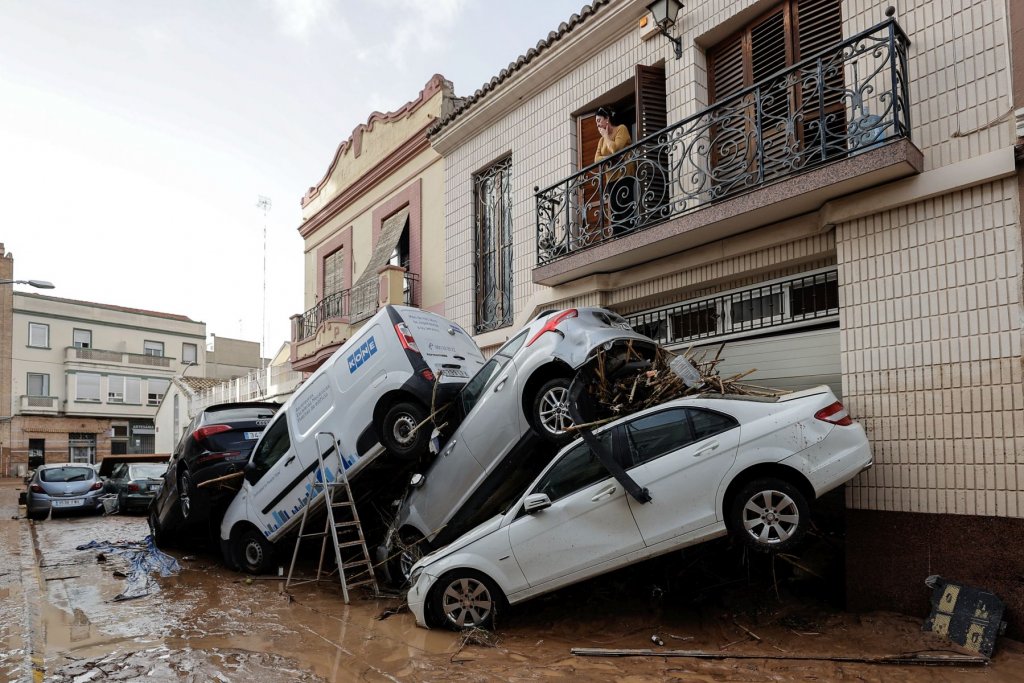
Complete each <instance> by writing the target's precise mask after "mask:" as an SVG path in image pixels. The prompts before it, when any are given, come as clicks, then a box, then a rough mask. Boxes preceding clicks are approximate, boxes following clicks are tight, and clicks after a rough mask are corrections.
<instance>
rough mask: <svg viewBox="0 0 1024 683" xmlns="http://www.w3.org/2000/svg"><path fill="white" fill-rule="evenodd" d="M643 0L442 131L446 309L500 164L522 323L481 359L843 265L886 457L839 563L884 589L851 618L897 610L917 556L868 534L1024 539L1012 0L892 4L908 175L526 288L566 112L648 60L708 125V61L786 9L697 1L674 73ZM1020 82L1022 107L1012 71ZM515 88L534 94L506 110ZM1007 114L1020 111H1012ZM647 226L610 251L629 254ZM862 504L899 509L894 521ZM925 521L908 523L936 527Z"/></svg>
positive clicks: (853, 393)
mask: <svg viewBox="0 0 1024 683" xmlns="http://www.w3.org/2000/svg"><path fill="white" fill-rule="evenodd" d="M644 4H645V3H643V2H634V1H632V0H622V1H619V2H616V1H612V2H610V3H607V4H601V5H598V6H597V7H596V11H595V12H594V13H593V14H591V15H589V16H587V17H586V18H585V20H584V21H583V22H581V23H579V24H578V25H576V26H575V27H574V28H572V30H571V31H568V32H564V33H560V34H559V35H558V37H557V39H555V40H553V41H550V42H549V43H548V45H547V46H546V48H545V49H544V50H541V51H539V52H537V53H535V54H534V55H533V57H532V60H531V62H530V63H529V64H528V65H527V66H525V67H522V68H520V69H517V70H515V72H514V73H513V74H512V75H510V76H508V77H507V78H505V79H504V80H503V81H502V82H501V83H500V84H498V85H497V86H495V87H493V88H491V89H490V90H489V91H488V92H487V93H485V94H484V96H482V97H481V98H480V99H479V101H477V102H475V103H473V104H472V106H470V107H469V108H468V109H466V110H465V111H463V112H462V113H460V114H459V115H458V116H457V117H455V118H454V119H453V120H451V121H449V122H446V124H445V125H444V126H443V127H440V128H439V129H437V130H435V131H434V133H433V134H432V137H431V139H432V142H433V144H434V146H435V148H436V149H438V150H439V151H440V152H441V153H442V154H443V155H444V156H445V162H446V188H445V192H446V205H447V209H446V210H447V217H448V226H447V230H448V233H447V243H446V244H447V262H448V271H447V285H446V286H447V311H448V314H449V315H450V316H452V317H453V318H454V319H456V320H457V321H458V322H459V323H460V324H462V325H464V326H466V327H467V328H469V327H471V326H472V323H473V317H474V300H473V299H474V292H475V288H474V282H473V278H474V267H473V263H474V253H473V249H474V228H473V210H474V207H473V196H472V194H473V192H472V175H473V173H475V172H478V171H479V170H481V169H482V168H485V167H486V166H488V165H489V164H490V163H492V162H493V161H494V160H496V159H499V158H501V157H503V156H504V155H506V154H509V153H511V155H512V169H513V174H512V178H513V188H512V192H513V201H514V206H513V226H514V270H515V279H514V285H513V290H514V305H515V310H514V313H515V324H514V325H513V326H511V327H508V328H504V329H502V330H498V331H495V332H490V333H487V334H483V335H480V336H478V337H477V339H478V342H479V343H480V344H481V345H482V346H484V347H485V348H492V349H493V348H495V345H497V344H500V343H501V342H502V341H504V340H505V339H506V338H507V337H508V336H509V335H510V333H511V332H512V331H513V330H515V329H517V328H518V327H519V326H521V325H522V324H523V323H524V322H525V321H526V320H528V319H529V318H530V317H531V316H532V315H534V314H535V313H536V312H537V311H539V310H542V309H545V308H553V307H561V306H565V307H568V306H573V305H605V306H609V307H611V308H613V309H615V310H617V311H618V312H620V313H623V314H630V313H634V312H638V311H643V310H647V309H651V308H655V307H659V306H666V305H670V304H673V303H675V302H680V301H686V300H689V299H693V298H696V297H701V296H705V295H709V294H713V293H716V292H720V291H724V290H730V289H735V288H738V287H744V286H747V285H755V284H757V283H760V282H764V281H768V280H772V279H773V278H779V277H783V276H788V275H794V274H799V273H802V272H806V271H811V270H814V269H818V268H824V267H836V268H837V269H838V281H839V299H840V322H839V331H838V334H839V349H838V350H837V351H836V353H837V354H838V355H839V357H840V359H841V367H842V388H843V397H844V401H845V402H846V403H847V405H848V406H849V408H850V411H851V413H852V414H853V415H854V416H855V417H856V418H857V419H858V420H859V421H860V422H861V423H862V424H863V425H864V427H865V428H866V430H867V431H868V435H869V438H870V439H871V443H872V447H873V452H874V457H875V463H876V464H875V467H874V469H872V470H870V471H869V472H867V473H865V474H863V475H861V476H860V477H859V478H858V479H857V480H855V481H854V482H852V483H851V484H850V485H849V486H848V487H847V505H848V507H849V508H850V510H851V513H850V524H851V525H857V524H863V525H864V526H863V527H858V529H859V531H858V532H857V533H852V534H851V545H850V548H849V549H848V553H849V555H850V556H852V557H853V558H854V561H852V562H851V564H850V566H849V569H850V571H856V572H859V576H858V577H855V578H851V585H854V584H856V585H859V586H861V587H864V586H870V585H871V584H872V582H874V583H876V584H877V585H879V586H881V585H883V584H885V583H886V581H888V582H889V583H890V584H891V585H890V586H889V587H888V588H879V589H878V591H876V592H875V593H874V594H872V593H871V592H870V591H868V592H866V593H864V595H866V596H869V597H868V598H864V599H860V600H859V601H857V600H852V599H851V604H856V605H857V606H859V607H871V606H875V607H878V606H885V604H886V601H887V600H888V601H891V602H892V604H896V605H900V606H906V605H907V604H909V603H907V602H906V601H904V602H900V600H899V597H900V596H905V595H908V594H909V593H908V591H909V588H908V587H909V586H910V585H916V582H918V581H919V579H920V578H923V575H922V576H921V577H917V575H916V573H917V572H918V569H920V568H919V567H918V564H919V563H917V564H915V562H914V561H912V560H913V558H912V557H910V556H909V555H908V556H907V557H904V558H890V560H891V561H890V562H889V563H888V564H880V563H877V562H873V561H872V559H871V555H870V553H871V552H872V550H871V548H870V541H869V540H868V539H871V538H872V537H874V538H879V539H880V538H883V537H884V538H886V539H888V540H887V541H886V542H888V541H892V546H893V547H904V548H906V552H907V553H917V554H920V553H922V552H924V553H927V547H928V539H927V538H922V537H921V536H920V535H918V532H915V526H914V524H915V523H914V522H913V519H914V515H921V514H930V515H956V516H958V517H957V524H956V525H955V526H956V528H957V529H960V530H963V532H964V533H965V534H967V536H965V537H964V538H963V539H962V547H963V548H964V549H965V550H969V549H970V548H972V547H977V548H981V547H983V546H984V544H986V543H989V544H991V543H998V539H996V538H995V537H993V536H992V534H993V533H996V532H995V531H993V530H994V529H996V526H993V525H991V524H988V523H987V522H986V521H985V520H989V519H992V518H1006V521H1007V523H1009V524H1012V525H1016V528H1017V529H1018V532H1022V531H1024V377H1022V373H1024V365H1022V352H1021V344H1022V325H1024V308H1022V294H1021V292H1022V286H1024V271H1022V258H1024V254H1022V246H1021V245H1022V228H1021V199H1022V198H1021V196H1020V193H1021V189H1020V188H1021V187H1024V181H1020V180H1019V177H1018V176H1019V174H1018V173H1017V169H1016V168H1015V166H1014V144H1015V140H1016V135H1015V131H1014V117H1013V116H1012V114H1013V111H1012V109H1011V107H1012V99H1011V92H1013V83H1012V76H1013V74H1012V73H1011V67H1010V65H1011V63H1016V64H1017V65H1018V67H1017V68H1018V71H1020V67H1019V63H1020V62H1024V59H1022V58H1020V57H1018V59H1017V60H1011V59H1010V52H1011V49H1012V46H1011V40H1010V36H1011V27H1010V17H1008V16H1007V6H1008V4H1007V3H1005V2H1003V1H1002V0H969V1H965V2H963V3H950V2H936V1H934V0H909V1H908V2H903V3H899V4H898V5H897V6H896V10H897V13H896V19H897V20H898V22H899V25H900V26H901V27H902V29H903V30H904V31H905V32H906V33H907V35H908V36H909V39H910V47H909V55H908V78H907V80H908V84H909V99H910V105H911V126H910V129H911V140H912V142H913V144H914V145H915V146H916V147H917V148H918V149H919V150H920V151H921V153H922V154H923V163H922V164H921V167H920V168H919V169H918V170H919V171H920V173H919V174H918V175H914V176H912V177H909V178H906V179H903V180H895V181H891V182H887V183H884V184H881V185H878V186H877V187H874V188H871V189H862V190H860V191H859V192H856V193H854V194H851V195H849V196H843V197H838V198H834V199H832V200H829V201H828V202H826V203H824V204H822V205H821V206H819V207H817V210H815V211H811V212H810V213H805V214H802V215H799V216H791V217H789V218H788V219H786V220H783V221H782V222H779V223H775V224H766V223H765V222H757V220H756V219H757V212H756V211H754V212H751V214H750V216H751V219H752V222H751V225H752V226H762V227H755V229H752V230H750V231H748V232H746V233H743V234H739V235H735V236H727V237H724V238H721V239H716V240H709V241H707V242H705V243H703V244H699V245H697V246H693V247H692V248H688V249H685V250H683V251H679V252H678V253H674V254H665V255H664V256H663V257H662V258H657V259H655V260H652V261H648V262H646V263H643V264H641V265H637V266H631V267H627V268H622V269H612V270H610V271H607V272H598V273H596V274H591V275H587V276H586V277H581V278H579V279H577V280H573V281H570V282H565V283H564V284H559V285H557V286H552V287H548V286H544V285H539V284H535V282H534V277H533V274H534V271H535V269H536V268H537V250H536V244H535V240H536V232H537V219H536V215H535V209H536V203H535V200H534V190H535V188H537V187H539V188H540V189H542V190H543V189H544V188H545V187H547V186H550V185H552V184H554V183H557V182H559V181H561V180H562V179H563V178H566V177H568V176H570V175H572V174H573V173H575V172H576V171H577V170H578V169H577V165H576V151H575V150H576V148H577V141H576V139H575V135H576V132H575V125H574V120H573V119H574V116H573V115H574V114H575V113H579V112H585V111H589V110H593V109H594V108H596V106H598V105H599V104H604V103H605V102H603V101H602V100H601V96H602V94H603V93H607V92H609V91H611V90H613V89H614V88H616V87H618V86H622V84H624V83H625V82H627V81H628V80H629V79H631V78H632V75H633V71H634V68H635V66H636V65H637V64H645V65H653V64H656V63H658V62H660V61H663V63H664V66H665V71H666V104H667V109H668V121H669V124H670V125H671V124H672V123H674V122H676V121H679V120H680V119H683V118H685V117H687V116H690V115H693V114H695V113H696V112H699V111H700V110H701V109H703V108H704V107H706V106H707V104H708V97H709V95H708V79H707V72H706V60H705V50H706V49H707V48H708V47H710V46H712V45H714V44H715V43H716V42H717V41H719V40H721V39H722V38H724V37H725V36H727V35H729V34H731V33H733V32H734V31H735V30H736V29H737V28H739V27H740V26H741V25H743V24H744V23H746V22H748V21H750V20H751V19H753V18H754V17H756V16H758V15H760V14H761V13H763V12H764V11H766V10H768V9H770V8H772V7H773V6H775V5H776V4H777V3H776V2H775V0H759V1H757V2H752V1H750V0H740V1H732V0H709V1H708V2H701V3H687V5H686V7H685V8H684V9H683V10H682V11H681V12H680V14H679V16H678V18H677V23H676V27H675V28H673V29H672V31H673V32H674V33H676V34H679V35H681V37H682V41H683V55H682V58H681V59H680V60H678V61H677V60H675V59H674V58H673V55H672V50H671V46H670V45H669V43H668V41H666V40H664V38H662V37H661V36H658V35H655V36H653V37H652V38H650V39H645V37H644V35H643V34H642V31H640V30H639V29H638V28H637V20H638V19H639V18H640V17H641V16H642V15H643V14H644ZM889 4H890V3H879V2H869V1H868V0H848V1H844V2H843V4H842V8H843V26H844V31H843V32H844V35H845V36H847V37H849V36H853V35H855V34H856V33H858V32H860V31H863V30H865V29H868V28H870V27H872V26H874V25H876V24H878V23H879V22H881V21H883V20H884V19H885V11H886V8H887V7H888V5H889ZM1009 4H1011V5H1013V4H1016V3H1009ZM1014 11H1015V12H1017V13H1018V15H1017V17H1016V19H1015V21H1016V23H1015V24H1014V25H1015V26H1017V27H1018V28H1017V29H1016V33H1015V35H1018V36H1019V40H1020V41H1021V44H1019V45H1017V49H1016V50H1015V51H1014V52H1015V53H1016V54H1017V55H1021V54H1024V16H1021V15H1024V11H1022V10H1021V9H1020V8H1019V7H1017V8H1011V12H1014ZM559 65H561V67H560V66H559ZM1021 73H1024V72H1021ZM1018 81H1019V84H1018V87H1017V90H1018V92H1019V93H1020V95H1024V77H1021V76H1019V75H1018ZM530 82H532V86H530V85H527V83H530ZM519 93H525V94H526V95H527V96H526V97H523V98H521V99H518V98H516V97H514V95H518V94H519ZM506 94H507V95H506ZM1018 101H1019V100H1018ZM1018 118H1022V119H1024V117H1022V116H1021V115H1020V113H1019V112H1018ZM1018 158H1020V159H1024V154H1019V155H1018ZM1018 163H1019V162H1018ZM652 232H653V231H652ZM642 234H643V233H637V234H633V235H630V236H629V239H628V240H627V239H623V240H620V241H618V242H615V243H613V244H620V245H633V244H634V243H635V242H636V239H634V238H637V237H638V236H639V235H642ZM601 247H602V248H606V247H608V245H601ZM623 248H625V247H623ZM859 511H863V512H860V513H859ZM869 511H870V512H869ZM873 511H880V512H888V513H897V512H899V513H901V514H902V513H906V515H904V516H902V517H899V518H898V524H899V526H898V527H897V526H891V527H888V528H887V527H885V524H884V522H879V521H878V520H879V519H884V518H879V517H877V516H875V512H873ZM858 513H859V514H858ZM894 519H895V517H894ZM934 519H936V518H933V517H929V518H928V520H929V523H928V525H926V524H924V523H923V522H922V523H920V524H919V525H918V526H919V527H920V528H921V529H924V528H926V527H927V528H931V526H934V525H935V524H940V522H934ZM929 525H930V526H929ZM999 528H1002V527H999ZM901 541H903V542H902V543H901ZM861 542H863V543H867V544H868V545H862V546H858V545H857V543H861ZM972 544H977V545H976V546H975V545H972ZM893 563H895V565H894V564H893ZM965 566H966V565H965ZM882 567H886V568H885V569H883V568H882ZM894 567H895V568H894ZM899 567H903V568H905V569H906V571H905V572H903V573H900V572H899V571H896V568H899ZM971 567H972V569H971V570H970V571H968V570H966V569H965V572H966V573H965V579H964V580H967V578H970V577H974V579H975V580H976V581H977V582H979V583H982V582H988V585H1000V586H1002V584H998V583H992V582H998V579H997V578H994V577H995V574H994V573H993V569H994V568H993V567H991V566H989V565H986V564H985V563H984V562H982V561H979V562H975V563H974V564H973V565H971ZM931 569H935V567H931ZM872 572H875V574H872ZM972 572H973V573H972ZM930 573H934V572H930ZM882 574H888V575H889V576H882ZM876 579H877V581H876ZM1006 586H1007V587H1004V588H1002V589H1001V590H1003V591H1004V593H1006V594H1007V599H1008V600H1009V601H1010V603H1012V604H1014V605H1016V606H1017V609H1024V593H1021V592H1020V591H1019V590H1018V589H1014V588H1013V587H1012V586H1009V584H1007V585H1006ZM890 588H891V590H890ZM851 590H852V589H851ZM887 591H889V592H887ZM872 595H874V598H871V597H870V596H872ZM913 604H914V605H916V603H913ZM908 609H909V607H908ZM1018 628H1020V626H1019V625H1018Z"/></svg>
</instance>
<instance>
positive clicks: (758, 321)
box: [625, 269, 839, 344]
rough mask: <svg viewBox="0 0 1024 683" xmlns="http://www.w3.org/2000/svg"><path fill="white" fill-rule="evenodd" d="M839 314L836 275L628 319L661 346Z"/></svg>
mask: <svg viewBox="0 0 1024 683" xmlns="http://www.w3.org/2000/svg"><path fill="white" fill-rule="evenodd" d="M838 314H839V280H838V272H837V271H836V270H834V269H832V270H827V271H823V272H819V273H810V274H807V275H801V276H799V277H794V278H789V279H786V280H779V281H775V282H771V283H766V284H764V285H758V286H755V287H747V288H744V289H738V290H733V291H730V292H724V293H722V294H717V295H714V296H709V297H702V298H699V299H694V300H692V301H686V302H684V303H681V304H677V305H675V306H667V307H664V308H659V309H655V310H652V311H645V312H643V313H637V314H634V315H627V316H625V317H626V320H627V321H629V324H630V325H631V326H632V327H633V329H634V330H636V331H637V332H639V333H641V334H645V335H647V336H648V337H650V338H651V339H654V340H655V341H658V342H660V343H662V344H679V343H688V342H702V341H705V340H710V339H715V338H718V337H724V336H726V335H734V334H741V333H746V332H757V331H763V330H766V329H768V328H772V327H780V326H782V325H792V324H799V323H807V324H811V323H816V322H821V321H822V320H823V319H834V318H835V317H836V316H838Z"/></svg>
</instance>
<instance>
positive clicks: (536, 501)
mask: <svg viewBox="0 0 1024 683" xmlns="http://www.w3.org/2000/svg"><path fill="white" fill-rule="evenodd" d="M549 507H551V499H550V498H548V494H546V493H531V494H530V495H528V496H527V497H526V499H525V500H524V501H523V511H524V512H526V514H528V515H532V514H533V513H534V512H540V511H541V510H544V509H545V508H549Z"/></svg>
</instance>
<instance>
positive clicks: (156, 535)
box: [149, 510, 174, 548]
mask: <svg viewBox="0 0 1024 683" xmlns="http://www.w3.org/2000/svg"><path fill="white" fill-rule="evenodd" d="M149 535H150V536H152V537H153V545H155V546H156V547H157V548H169V547H171V546H172V545H173V544H174V538H173V537H172V535H171V534H170V533H168V532H167V530H166V529H164V526H163V525H162V524H161V523H160V516H159V515H157V514H156V510H150V511H149Z"/></svg>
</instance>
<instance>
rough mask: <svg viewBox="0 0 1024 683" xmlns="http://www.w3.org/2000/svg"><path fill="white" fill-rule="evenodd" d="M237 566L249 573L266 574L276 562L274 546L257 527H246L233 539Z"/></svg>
mask: <svg viewBox="0 0 1024 683" xmlns="http://www.w3.org/2000/svg"><path fill="white" fill-rule="evenodd" d="M233 544H234V551H235V552H234V555H235V566H237V567H238V568H239V569H241V570H242V571H243V572H246V573H249V574H265V573H267V572H268V571H269V570H270V567H271V566H272V565H273V562H274V546H273V545H272V544H271V543H270V541H268V540H267V539H265V538H264V537H263V534H261V533H260V532H259V531H257V530H256V529H246V530H245V531H243V532H241V533H240V534H238V536H237V537H236V538H235V539H234V540H233Z"/></svg>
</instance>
